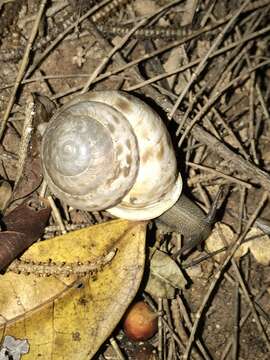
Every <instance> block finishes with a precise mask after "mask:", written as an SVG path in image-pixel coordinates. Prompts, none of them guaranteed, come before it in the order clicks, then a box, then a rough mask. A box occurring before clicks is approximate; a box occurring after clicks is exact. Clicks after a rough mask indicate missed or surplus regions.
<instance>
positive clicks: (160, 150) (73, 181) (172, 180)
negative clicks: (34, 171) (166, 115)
mask: <svg viewBox="0 0 270 360" xmlns="http://www.w3.org/2000/svg"><path fill="white" fill-rule="evenodd" d="M41 156H42V162H43V170H44V178H45V180H46V181H47V183H48V185H49V187H50V189H51V191H52V192H53V193H54V194H55V195H56V196H57V197H58V198H60V199H61V200H63V201H64V202H65V203H67V204H68V205H70V206H72V207H74V208H78V209H85V210H90V211H93V210H102V209H107V210H108V211H109V212H110V213H111V214H113V215H115V216H117V217H122V218H126V219H130V220H148V219H152V218H156V217H158V216H159V215H161V214H162V213H164V212H165V211H166V210H168V209H169V208H170V207H171V206H173V204H174V203H175V202H176V201H177V200H178V198H179V196H180V193H181V190H182V180H181V176H180V175H179V174H178V171H177V166H176V159H175V154H174V151H173V147H172V143H171V139H170V136H169V134H168V131H167V129H166V127H165V125H164V124H163V122H162V120H161V118H160V117H159V116H158V115H157V114H156V113H155V112H154V111H153V110H152V109H151V108H150V107H149V106H148V105H147V104H145V103H144V102H142V101H141V100H139V99H137V98H136V97H135V96H131V95H129V94H126V93H124V92H120V91H100V92H91V93H87V94H84V95H81V96H78V97H76V98H74V99H73V100H72V101H71V102H69V103H68V104H66V105H64V106H63V107H62V108H60V109H59V111H57V112H56V113H55V114H54V116H53V117H52V119H51V120H50V122H49V125H48V127H47V129H46V131H45V134H44V136H43V141H42V151H41Z"/></svg>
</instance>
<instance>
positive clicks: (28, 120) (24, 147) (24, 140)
mask: <svg viewBox="0 0 270 360" xmlns="http://www.w3.org/2000/svg"><path fill="white" fill-rule="evenodd" d="M33 116H34V102H33V98H32V96H30V97H29V99H27V101H26V110H25V120H24V124H23V131H22V137H21V142H20V147H19V159H18V164H17V174H16V179H15V185H14V188H16V186H17V185H18V183H19V181H20V179H21V177H22V176H23V170H24V165H25V161H26V158H27V152H28V147H29V144H30V141H31V137H32V132H33Z"/></svg>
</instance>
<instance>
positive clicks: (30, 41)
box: [0, 0, 47, 140]
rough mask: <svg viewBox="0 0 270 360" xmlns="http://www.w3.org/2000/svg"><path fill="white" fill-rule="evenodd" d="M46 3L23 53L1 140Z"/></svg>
mask: <svg viewBox="0 0 270 360" xmlns="http://www.w3.org/2000/svg"><path fill="white" fill-rule="evenodd" d="M46 3H47V0H42V1H41V3H40V6H39V11H38V14H37V17H36V21H35V23H34V25H33V28H32V31H31V34H30V37H29V40H28V43H27V46H26V49H25V52H24V55H23V59H22V62H21V65H20V68H19V71H18V74H17V77H16V81H15V85H14V88H13V90H12V93H11V96H10V98H9V102H8V105H7V108H6V110H5V113H4V116H3V120H2V122H1V125H0V140H2V138H3V134H4V131H5V128H6V124H7V121H8V118H9V115H10V112H11V110H12V107H13V105H14V102H15V99H16V95H17V91H18V88H19V86H20V84H21V80H22V79H23V76H24V73H25V70H26V68H27V65H28V63H29V55H30V52H31V48H32V45H33V42H34V40H35V38H36V36H37V32H38V29H39V24H40V21H41V18H42V15H43V13H44V9H45V7H46Z"/></svg>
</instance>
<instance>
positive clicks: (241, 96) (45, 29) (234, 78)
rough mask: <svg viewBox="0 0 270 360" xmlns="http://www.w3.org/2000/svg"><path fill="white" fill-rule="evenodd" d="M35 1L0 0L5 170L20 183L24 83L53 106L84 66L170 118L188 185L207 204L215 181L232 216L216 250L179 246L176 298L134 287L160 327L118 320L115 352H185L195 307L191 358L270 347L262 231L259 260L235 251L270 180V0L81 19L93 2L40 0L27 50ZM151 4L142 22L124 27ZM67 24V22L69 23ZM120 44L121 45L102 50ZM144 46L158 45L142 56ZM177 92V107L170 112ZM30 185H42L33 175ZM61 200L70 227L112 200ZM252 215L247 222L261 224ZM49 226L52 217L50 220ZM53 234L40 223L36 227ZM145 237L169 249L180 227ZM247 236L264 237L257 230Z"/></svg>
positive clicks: (265, 213) (208, 0)
mask: <svg viewBox="0 0 270 360" xmlns="http://www.w3.org/2000/svg"><path fill="white" fill-rule="evenodd" d="M40 3H41V2H39V1H35V0H23V1H19V0H2V1H1V0H0V24H1V26H0V79H1V82H0V114H1V123H2V125H1V126H2V128H3V129H2V128H0V132H1V131H3V132H2V133H0V136H1V148H0V159H1V166H0V176H1V179H4V180H7V181H8V182H9V183H10V184H11V185H12V188H13V189H15V185H17V182H18V180H21V177H23V176H24V175H23V174H21V175H20V176H19V177H20V179H18V168H19V166H18V162H19V160H18V159H19V157H20V143H21V139H22V138H23V136H24V129H23V126H24V122H25V110H26V106H27V101H29V98H30V96H31V94H42V95H46V96H47V97H48V98H50V99H51V100H53V101H54V103H55V105H56V107H60V106H61V105H62V104H64V103H67V102H68V101H70V100H71V99H72V98H73V97H74V96H75V95H76V94H78V93H79V92H80V91H81V90H82V89H83V87H84V86H85V84H86V83H87V82H88V80H89V79H90V78H91V77H92V81H91V83H90V85H88V90H89V91H91V90H104V89H106V90H113V89H122V90H126V91H130V92H131V93H133V94H136V95H137V96H138V97H140V98H141V99H143V100H144V101H145V102H147V103H148V104H150V105H151V106H152V107H154V108H155V110H156V111H158V112H159V114H160V116H161V117H162V118H163V120H164V122H165V123H166V125H167V128H168V130H169V132H170V135H171V138H172V141H173V145H174V150H175V153H176V157H177V161H178V167H179V170H180V171H181V174H182V178H183V187H184V192H185V193H186V194H187V195H188V197H190V198H191V199H193V200H194V201H196V202H197V203H198V204H199V205H200V206H201V207H202V208H203V209H204V211H206V212H207V211H209V208H210V205H211V203H213V201H214V199H215V195H216V194H217V192H218V190H219V188H221V187H223V188H224V189H225V191H224V192H225V193H226V196H225V195H224V198H223V199H222V201H221V200H220V201H219V209H218V211H217V214H216V216H215V221H216V222H217V223H219V224H221V225H222V226H223V225H224V224H225V225H228V227H229V228H230V229H231V230H232V231H233V234H234V237H232V238H231V239H229V238H228V237H227V235H226V234H227V233H226V234H225V235H224V238H225V243H226V241H227V248H226V249H225V250H224V251H223V252H222V254H221V256H220V257H218V256H214V255H213V254H212V252H213V251H214V249H215V250H218V249H219V247H217V248H215V246H214V245H215V244H214V245H213V246H212V247H211V246H210V243H209V247H208V242H206V245H205V243H204V242H203V248H202V249H201V250H202V251H199V250H197V249H196V248H194V249H192V250H191V251H189V252H188V253H187V254H186V253H185V254H184V255H181V256H176V257H175V258H176V263H177V264H178V266H179V267H180V268H182V269H183V271H184V273H185V276H186V279H187V281H188V284H187V286H186V288H184V289H182V290H179V289H176V290H175V294H174V296H173V298H168V299H159V298H153V296H152V297H151V296H150V295H149V294H147V292H145V291H144V288H143V286H142V288H141V290H140V292H139V294H138V298H142V297H146V298H147V299H149V298H150V299H151V301H152V302H153V304H154V306H155V308H156V309H159V316H160V318H162V319H163V320H164V321H162V320H161V322H160V325H159V326H160V328H161V330H159V333H157V334H156V335H155V336H154V337H153V338H152V339H150V340H148V341H146V342H145V343H134V342H132V341H130V340H129V339H128V338H127V337H126V335H125V334H124V333H123V330H122V328H121V325H119V327H118V328H117V329H116V330H115V332H114V334H113V335H114V338H115V339H116V341H117V343H118V346H119V348H120V349H121V352H122V355H121V356H122V357H123V358H125V359H151V358H153V359H154V358H156V359H186V358H187V357H186V356H187V347H188V343H189V340H190V339H192V336H191V334H192V325H193V324H196V321H197V319H198V318H199V321H198V324H197V327H196V329H195V330H196V332H195V334H194V336H195V341H193V340H192V343H193V346H192V351H191V353H189V355H188V358H189V359H215V360H221V359H242V360H254V359H256V360H266V359H270V340H269V339H270V327H269V322H270V318H269V314H270V268H269V263H270V240H269V239H268V240H269V241H268V240H267V239H266V242H265V244H266V245H265V247H264V248H263V250H262V253H263V255H265V257H264V259H261V257H260V256H256V255H255V254H254V252H253V250H252V249H251V248H250V249H249V250H248V251H246V253H245V254H244V255H243V256H242V257H241V258H239V257H237V258H232V257H231V256H230V251H231V250H232V249H234V250H236V248H234V244H235V242H236V241H237V239H239V238H241V237H242V240H243V239H244V238H245V234H246V233H245V231H246V226H247V224H248V221H249V219H250V217H251V216H252V214H254V212H255V211H256V209H257V208H258V206H259V204H260V202H261V199H262V198H263V196H265V195H267V194H268V195H269V191H270V177H269V171H270V141H269V136H270V122H269V121H270V116H269V102H270V87H269V83H270V81H269V76H270V71H269V55H270V52H269V31H270V28H269V19H270V1H266V0H265V1H258V0H257V1H256V0H254V1H248V2H246V3H247V4H246V7H243V9H241V11H239V10H240V8H241V6H242V4H243V1H239V0H233V1H229V0H226V1H221V0H216V1H215V0H205V1H200V0H198V1H197V0H186V1H182V2H181V1H179V2H178V3H176V2H172V1H169V0H158V1H157V0H132V1H127V0H126V1H124V0H113V1H111V2H110V3H111V6H108V5H105V6H104V7H101V8H100V9H97V11H96V12H95V13H94V14H93V15H90V17H88V18H87V19H86V20H84V21H80V22H79V21H78V19H79V18H80V17H81V16H83V15H84V14H85V13H87V12H88V11H89V10H90V9H92V8H93V7H94V6H96V5H98V4H100V3H101V2H99V1H96V0H88V1H84V0H52V1H48V2H47V3H46V1H45V3H46V7H45V14H46V15H45V16H43V17H42V18H41V21H40V23H39V25H38V31H37V36H36V37H35V39H34V40H33V44H31V50H30V51H29V52H28V54H27V46H28V44H29V39H30V38H31V36H32V34H33V31H34V30H33V25H34V21H35V19H36V16H37V13H38V11H39V10H40ZM174 3H175V4H174ZM169 4H171V6H170V7H169V6H168V7H167V8H166V7H165V6H166V5H169ZM162 7H164V10H163V11H162V12H161V13H159V14H158V15H157V13H158V10H159V9H160V8H162ZM237 11H239V13H237ZM153 13H154V14H155V15H154V16H152V17H149V19H148V20H147V21H145V23H142V24H141V25H140V27H138V31H137V32H134V33H133V34H129V31H130V30H131V29H132V28H133V27H134V26H136V25H138V24H139V21H141V20H142V19H143V18H144V17H145V16H149V15H150V14H153ZM230 22H231V23H230ZM229 23H230V26H228V24H229ZM72 25H73V26H72ZM68 26H70V30H69V31H66V33H64V32H65V30H66V29H67V28H68ZM125 37H126V38H125ZM123 39H126V41H125V42H124V41H123ZM117 45H118V48H117V49H116V50H115V53H114V54H112V53H110V52H111V49H112V47H113V46H117ZM165 47H167V49H165ZM163 48H164V50H163V51H161V49H163ZM158 50H160V52H158ZM152 52H155V56H151V57H149V59H146V60H144V59H145V58H144V57H145V54H149V53H152ZM135 59H139V61H138V62H137V63H136V64H135V65H133V66H129V67H127V68H126V69H120V70H117V69H119V68H121V67H122V66H123V65H125V64H128V63H130V62H131V61H133V60H135ZM100 65H102V66H100ZM99 66H100V67H99ZM98 67H99V68H98ZM97 69H98V71H97ZM175 69H178V70H177V71H175ZM116 70H117V71H116ZM20 72H21V76H20ZM95 72H96V73H95ZM170 72H171V73H170ZM164 73H167V74H165V75H164V76H163V77H160V78H155V79H153V81H151V82H150V81H149V82H148V83H147V84H143V82H144V81H145V80H148V79H152V78H154V77H157V76H158V75H161V74H164ZM168 73H169V74H168ZM104 74H105V75H104ZM181 97H182V98H181ZM178 99H180V103H179V105H178V106H177V110H175V111H173V112H172V109H173V105H174V104H175V103H176V102H177V100H178ZM170 117H171V120H169V118H170ZM4 119H6V122H5V120H4ZM183 119H184V120H185V121H184V120H183ZM179 124H180V125H179ZM191 124H192V126H191ZM1 129H2V130H1ZM179 145H180V146H179ZM30 153H31V152H30ZM31 154H32V153H31ZM28 156H29V154H28ZM31 156H32V155H31ZM33 166H34V165H33ZM38 171H39V170H38ZM40 171H41V170H40ZM31 184H32V183H31ZM23 186H26V185H23ZM24 190H25V193H26V195H24V196H16V199H17V200H18V198H19V200H18V201H17V202H16V204H19V203H20V201H22V200H25V198H27V197H28V196H30V193H29V191H28V189H26V188H25V189H24V188H22V189H20V191H22V192H24ZM32 190H33V191H34V193H36V194H39V192H40V187H38V188H32ZM31 195H32V194H31ZM221 202H222V204H221ZM12 206H14V204H13V205H12V204H10V207H7V209H5V210H4V211H3V212H4V213H5V211H6V212H8V211H9V209H10V208H12ZM57 206H58V207H59V209H60V211H61V214H62V216H63V220H64V222H65V223H66V224H69V225H72V224H80V225H82V226H86V225H89V224H94V223H98V222H104V221H108V220H109V219H110V218H111V216H110V215H109V214H108V213H106V211H101V212H93V213H91V212H85V211H79V210H73V211H71V212H70V214H69V218H68V217H67V216H66V214H65V212H64V211H63V207H61V203H60V202H57ZM269 209H270V207H269V200H268V198H266V199H265V201H264V203H263V204H261V207H260V209H259V214H258V216H257V217H260V218H261V219H264V221H265V222H264V224H266V225H265V226H264V227H262V226H261V229H262V230H263V232H264V233H269V234H270V225H268V224H270V210H269ZM255 220H256V219H254V221H253V223H252V224H249V225H248V226H249V227H256V226H259V225H260V222H256V221H255ZM267 221H269V223H267ZM54 224H55V220H54V219H53V218H51V220H50V225H54ZM165 230H166V233H165ZM59 233H60V232H59V231H54V232H50V233H48V232H47V233H46V234H45V235H44V236H43V238H44V239H45V238H46V237H53V236H55V235H57V234H59ZM148 236H149V244H151V245H153V243H155V246H156V247H157V248H160V249H162V250H163V251H166V252H167V253H168V254H169V255H170V256H172V257H173V256H174V255H175V254H176V252H177V251H178V250H179V242H178V240H179V237H178V235H177V234H176V233H174V232H169V233H167V229H164V228H163V227H160V225H159V224H155V223H154V221H153V222H152V223H151V226H150V227H149V234H148ZM186 241H187V239H186ZM212 242H214V243H215V239H214V240H212ZM184 243H185V239H184ZM252 243H253V247H256V244H258V246H259V244H260V238H258V239H255V240H253V242H252ZM211 254H212V255H211ZM219 255H220V254H219ZM267 256H268V258H269V260H267V259H268V258H267ZM198 259H199V260H198ZM231 259H234V260H231ZM227 260H228V261H227ZM187 264H188V265H189V266H188V265H187ZM220 264H221V265H220ZM147 266H148V267H149V264H147V265H146V267H147ZM220 266H221V268H222V271H221V272H220V273H219V272H218V269H220ZM217 274H218V275H217ZM0 281H1V278H0ZM211 287H212V290H211V291H209V288H211ZM181 304H182V305H181ZM182 307H184V308H185V309H186V312H187V314H186V316H185V315H184V314H183V311H182V310H183V308H182ZM157 311H158V310H157ZM187 319H189V321H190V323H189V324H188V320H187ZM165 323H167V324H169V327H170V330H169V329H168V326H166V325H165ZM161 334H162V335H161ZM192 335H193V334H192ZM198 344H199V345H198ZM200 344H201V345H202V347H203V348H204V350H205V353H204V354H202V351H201V348H200ZM119 358H120V357H119V355H117V354H116V350H115V346H112V345H111V342H109V341H107V342H105V343H104V345H103V347H102V348H101V349H100V351H99V353H98V354H97V355H96V356H95V359H97V360H98V359H99V360H101V359H119Z"/></svg>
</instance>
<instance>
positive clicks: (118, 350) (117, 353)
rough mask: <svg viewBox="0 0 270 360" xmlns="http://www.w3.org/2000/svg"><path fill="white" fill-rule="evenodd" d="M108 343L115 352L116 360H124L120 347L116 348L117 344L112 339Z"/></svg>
mask: <svg viewBox="0 0 270 360" xmlns="http://www.w3.org/2000/svg"><path fill="white" fill-rule="evenodd" d="M110 343H111V345H112V348H113V350H114V351H115V353H116V355H117V357H118V359H119V360H125V359H126V358H125V356H124V355H123V353H122V351H121V349H120V347H119V346H118V344H117V342H116V341H115V339H114V338H110Z"/></svg>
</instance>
